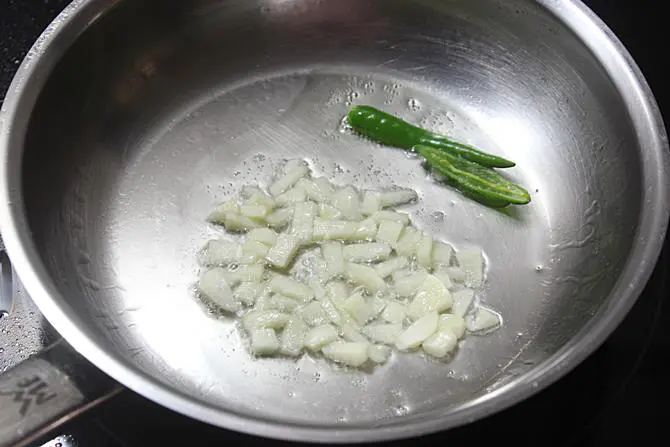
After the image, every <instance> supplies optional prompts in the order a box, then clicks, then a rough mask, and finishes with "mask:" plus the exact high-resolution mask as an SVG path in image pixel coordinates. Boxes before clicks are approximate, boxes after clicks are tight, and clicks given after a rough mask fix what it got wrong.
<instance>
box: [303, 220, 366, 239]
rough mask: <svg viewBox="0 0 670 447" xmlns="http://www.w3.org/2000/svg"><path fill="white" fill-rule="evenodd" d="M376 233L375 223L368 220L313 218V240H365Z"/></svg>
mask: <svg viewBox="0 0 670 447" xmlns="http://www.w3.org/2000/svg"><path fill="white" fill-rule="evenodd" d="M376 233H377V223H376V222H374V221H370V220H364V221H362V222H351V221H347V220H325V219H321V218H318V217H317V218H316V219H314V235H313V240H314V241H315V242H316V241H324V240H342V241H366V240H371V239H372V238H373V237H374V236H375V234H376Z"/></svg>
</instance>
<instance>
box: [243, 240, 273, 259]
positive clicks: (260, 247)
mask: <svg viewBox="0 0 670 447" xmlns="http://www.w3.org/2000/svg"><path fill="white" fill-rule="evenodd" d="M268 251H270V247H269V246H267V245H265V244H264V243H262V242H259V241H255V240H249V239H248V240H247V241H246V242H245V243H244V244H243V245H242V257H241V261H242V262H244V263H245V264H252V263H254V262H258V261H259V260H263V259H264V258H265V256H266V255H267V254H268Z"/></svg>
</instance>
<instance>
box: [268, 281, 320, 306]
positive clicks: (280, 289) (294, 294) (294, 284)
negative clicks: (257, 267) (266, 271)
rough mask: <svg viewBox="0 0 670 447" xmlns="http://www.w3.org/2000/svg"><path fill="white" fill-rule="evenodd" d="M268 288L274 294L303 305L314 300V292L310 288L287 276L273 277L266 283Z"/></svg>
mask: <svg viewBox="0 0 670 447" xmlns="http://www.w3.org/2000/svg"><path fill="white" fill-rule="evenodd" d="M268 287H270V290H271V291H272V292H274V293H279V294H281V295H285V296H287V297H289V298H293V299H296V300H299V301H302V302H303V303H306V302H309V301H311V300H312V299H314V291H313V290H312V289H311V287H309V286H307V285H305V284H303V283H301V282H299V281H296V280H295V279H293V278H290V277H288V276H284V275H274V276H273V277H272V279H271V280H270V282H269V283H268Z"/></svg>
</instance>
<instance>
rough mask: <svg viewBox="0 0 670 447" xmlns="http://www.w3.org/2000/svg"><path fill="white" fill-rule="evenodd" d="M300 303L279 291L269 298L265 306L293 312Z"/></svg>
mask: <svg viewBox="0 0 670 447" xmlns="http://www.w3.org/2000/svg"><path fill="white" fill-rule="evenodd" d="M299 305H300V302H299V301H297V300H295V299H293V298H289V297H287V296H284V295H281V294H279V293H274V294H272V296H271V297H269V298H268V299H267V302H266V305H265V307H266V308H267V309H277V310H278V311H280V312H286V313H291V312H293V311H294V310H295V309H296V308H297V307H298V306H299Z"/></svg>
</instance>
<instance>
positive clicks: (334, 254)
mask: <svg viewBox="0 0 670 447" xmlns="http://www.w3.org/2000/svg"><path fill="white" fill-rule="evenodd" d="M321 253H322V255H323V259H325V261H326V267H327V272H328V275H329V276H330V277H331V278H332V277H337V276H342V275H344V270H345V262H344V255H343V254H342V243H341V242H334V241H332V242H323V243H322V244H321Z"/></svg>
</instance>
